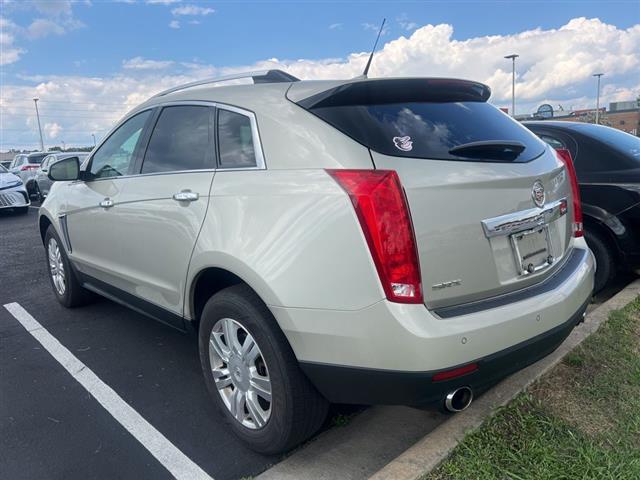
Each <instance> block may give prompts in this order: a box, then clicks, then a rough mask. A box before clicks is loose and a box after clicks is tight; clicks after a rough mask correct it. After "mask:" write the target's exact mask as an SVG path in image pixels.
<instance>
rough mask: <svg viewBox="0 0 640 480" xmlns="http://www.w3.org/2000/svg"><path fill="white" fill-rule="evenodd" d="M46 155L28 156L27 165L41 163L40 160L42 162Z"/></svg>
mask: <svg viewBox="0 0 640 480" xmlns="http://www.w3.org/2000/svg"><path fill="white" fill-rule="evenodd" d="M46 156H47V154H46V153H41V154H39V155H29V157H28V159H29V160H28V161H29V163H35V164H40V163H42V160H44V157H46Z"/></svg>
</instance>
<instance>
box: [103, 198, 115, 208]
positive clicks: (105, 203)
mask: <svg viewBox="0 0 640 480" xmlns="http://www.w3.org/2000/svg"><path fill="white" fill-rule="evenodd" d="M100 206H101V207H102V208H111V207H113V200H111V199H110V198H105V199H104V200H102V201H101V202H100Z"/></svg>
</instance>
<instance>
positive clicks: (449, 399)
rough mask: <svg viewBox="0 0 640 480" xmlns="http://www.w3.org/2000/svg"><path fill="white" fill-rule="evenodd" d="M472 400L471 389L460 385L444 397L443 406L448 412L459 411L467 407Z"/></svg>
mask: <svg viewBox="0 0 640 480" xmlns="http://www.w3.org/2000/svg"><path fill="white" fill-rule="evenodd" d="M471 402H473V390H471V389H470V388H469V387H460V388H457V389H455V390H453V391H451V392H449V393H448V394H447V396H446V397H444V408H446V409H447V410H448V411H449V412H461V411H463V410H466V409H467V408H469V405H471Z"/></svg>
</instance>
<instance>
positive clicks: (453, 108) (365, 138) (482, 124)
mask: <svg viewBox="0 0 640 480" xmlns="http://www.w3.org/2000/svg"><path fill="white" fill-rule="evenodd" d="M311 112H313V113H314V114H316V115H317V116H319V117H320V118H322V119H323V120H325V121H326V122H328V123H330V124H331V125H333V126H334V127H336V128H337V129H339V130H341V131H342V132H343V133H345V134H347V135H349V136H350V137H352V138H353V139H355V140H356V141H358V142H360V143H361V144H363V145H365V146H367V147H369V148H371V149H372V150H375V151H376V152H379V153H382V154H385V155H394V156H401V157H412V158H425V159H435V160H459V161H483V160H484V161H487V160H488V161H494V160H495V159H492V158H486V159H482V158H477V157H476V158H470V157H466V156H462V155H455V154H452V153H450V150H451V149H452V148H454V147H457V146H460V145H463V144H468V143H472V142H491V141H498V142H505V141H506V142H517V143H521V144H523V145H524V147H525V148H524V150H522V152H521V153H520V154H519V155H517V157H516V158H515V160H513V161H515V162H528V161H530V160H532V159H534V158H536V157H538V156H539V155H541V154H542V153H543V152H544V149H545V145H544V143H543V142H542V141H540V140H539V139H538V138H537V137H536V136H535V135H534V134H533V133H531V132H530V131H529V130H527V129H526V128H525V127H523V126H522V125H520V124H519V123H518V122H516V121H515V120H513V119H512V118H511V117H509V116H508V115H506V114H505V113H503V112H501V111H500V110H498V109H497V108H495V107H494V106H492V105H490V104H488V103H485V102H477V101H470V102H421V103H401V104H400V103H389V104H372V105H344V106H328V107H315V108H312V109H311Z"/></svg>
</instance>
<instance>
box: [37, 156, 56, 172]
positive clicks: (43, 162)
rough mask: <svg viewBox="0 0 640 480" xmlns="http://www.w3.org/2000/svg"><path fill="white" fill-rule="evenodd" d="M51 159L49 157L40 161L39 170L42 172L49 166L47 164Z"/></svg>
mask: <svg viewBox="0 0 640 480" xmlns="http://www.w3.org/2000/svg"><path fill="white" fill-rule="evenodd" d="M52 158H53V157H52V156H51V155H49V156H48V157H45V158H44V160H43V161H42V163H41V164H40V168H41V169H42V170H46V169H47V167H48V166H49V162H50V161H51V159H52Z"/></svg>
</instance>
